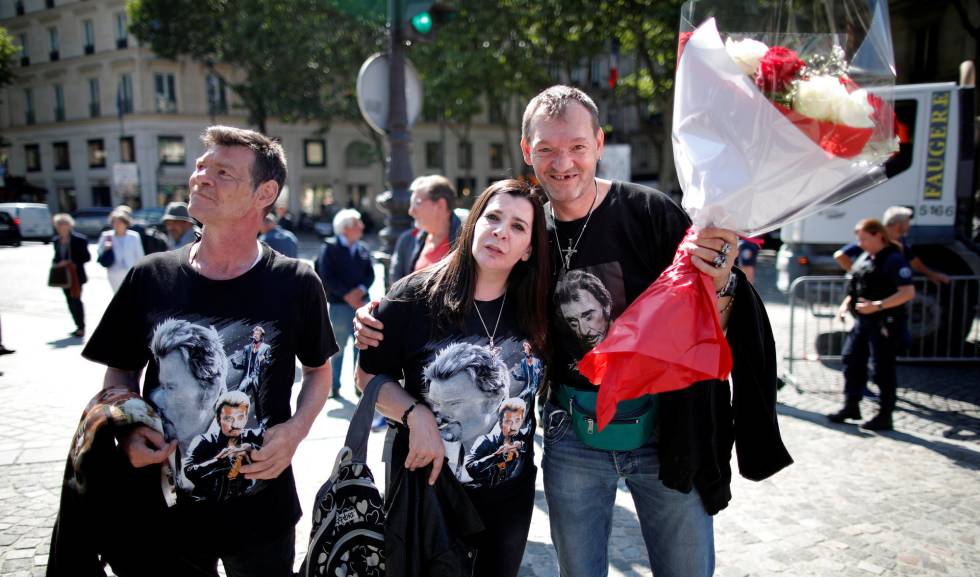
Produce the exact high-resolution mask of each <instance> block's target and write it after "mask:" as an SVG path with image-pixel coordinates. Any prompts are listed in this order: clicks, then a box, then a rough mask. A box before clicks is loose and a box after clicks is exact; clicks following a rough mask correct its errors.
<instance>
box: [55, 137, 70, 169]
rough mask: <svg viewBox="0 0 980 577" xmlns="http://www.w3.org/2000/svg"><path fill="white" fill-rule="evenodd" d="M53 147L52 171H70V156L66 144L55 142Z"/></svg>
mask: <svg viewBox="0 0 980 577" xmlns="http://www.w3.org/2000/svg"><path fill="white" fill-rule="evenodd" d="M53 147H54V169H55V170H71V156H70V155H69V154H68V143H67V142H55V143H54V145H53Z"/></svg>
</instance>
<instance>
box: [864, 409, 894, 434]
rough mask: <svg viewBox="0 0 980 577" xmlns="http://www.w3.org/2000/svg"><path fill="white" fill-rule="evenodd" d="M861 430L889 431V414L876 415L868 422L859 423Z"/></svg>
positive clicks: (890, 427) (890, 419) (890, 424)
mask: <svg viewBox="0 0 980 577" xmlns="http://www.w3.org/2000/svg"><path fill="white" fill-rule="evenodd" d="M861 428H862V429H864V430H865V431H891V430H892V416H891V415H890V414H885V413H878V414H877V415H875V417H874V418H873V419H871V420H870V421H867V422H864V423H861Z"/></svg>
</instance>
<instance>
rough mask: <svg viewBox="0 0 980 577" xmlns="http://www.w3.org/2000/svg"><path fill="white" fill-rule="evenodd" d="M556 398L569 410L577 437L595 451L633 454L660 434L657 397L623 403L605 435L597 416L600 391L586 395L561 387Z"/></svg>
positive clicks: (621, 402) (645, 397)
mask: <svg viewBox="0 0 980 577" xmlns="http://www.w3.org/2000/svg"><path fill="white" fill-rule="evenodd" d="M555 396H556V398H557V400H558V403H559V404H560V405H561V407H562V408H563V409H567V410H568V415H569V417H570V418H571V420H572V430H574V431H575V435H576V436H577V437H578V439H579V440H580V441H582V442H583V443H585V444H586V445H588V446H590V447H592V448H595V449H603V450H606V451H632V450H634V449H639V448H640V447H642V446H643V445H645V444H647V443H648V442H649V441H650V439H652V438H653V436H654V434H655V433H656V426H657V404H658V399H657V396H656V395H646V396H643V397H640V398H639V399H630V400H628V401H620V402H619V404H618V405H617V407H616V415H615V416H614V417H613V420H612V421H610V422H609V424H608V425H606V426H605V427H604V428H603V429H602V431H600V430H599V421H598V419H597V418H596V412H595V403H596V398H597V397H598V396H599V393H598V391H583V390H580V389H574V388H572V387H566V386H564V385H558V386H557V387H556V388H555Z"/></svg>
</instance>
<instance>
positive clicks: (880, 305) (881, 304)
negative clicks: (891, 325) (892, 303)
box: [871, 301, 885, 311]
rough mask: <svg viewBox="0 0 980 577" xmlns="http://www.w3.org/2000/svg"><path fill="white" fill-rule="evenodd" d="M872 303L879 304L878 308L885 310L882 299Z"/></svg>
mask: <svg viewBox="0 0 980 577" xmlns="http://www.w3.org/2000/svg"><path fill="white" fill-rule="evenodd" d="M871 304H873V305H877V306H878V310H879V311H883V310H885V303H883V302H881V301H875V302H873V303H871Z"/></svg>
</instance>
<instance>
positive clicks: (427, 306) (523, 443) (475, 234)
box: [358, 180, 549, 577]
mask: <svg viewBox="0 0 980 577" xmlns="http://www.w3.org/2000/svg"><path fill="white" fill-rule="evenodd" d="M548 282H549V277H548V240H547V228H546V225H545V219H544V210H543V208H542V203H541V199H540V197H539V196H538V195H537V193H536V192H535V191H534V189H533V188H532V187H531V186H530V185H528V184H527V183H526V182H523V181H518V180H504V181H499V182H496V183H494V184H492V185H491V186H490V187H489V188H487V189H486V190H485V191H484V192H483V193H482V194H481V195H480V197H479V198H477V200H476V202H475V203H474V205H473V209H472V210H471V211H470V215H469V218H468V219H467V220H466V223H465V224H464V225H463V227H462V229H461V231H460V235H459V240H458V244H457V245H456V246H455V247H454V250H453V251H452V252H451V253H450V254H449V255H448V256H447V257H446V259H445V260H443V261H442V262H440V263H438V264H436V265H434V266H432V267H430V268H428V269H424V270H421V271H418V272H416V273H413V274H412V275H410V276H408V277H406V278H405V279H402V280H401V281H399V282H398V283H396V284H395V285H394V286H393V287H392V288H391V291H390V292H389V293H388V295H387V296H386V297H385V298H384V299H383V300H382V301H381V305H380V306H379V308H378V310H377V318H378V319H379V320H380V321H381V322H383V323H384V324H385V339H384V340H383V341H381V344H380V346H378V347H377V348H372V349H369V350H365V351H363V352H362V353H361V355H360V360H359V364H360V367H359V369H358V385H359V386H361V387H363V386H364V385H365V384H366V383H367V382H368V381H369V380H370V379H371V377H373V376H374V375H375V374H386V375H390V376H392V377H394V378H397V379H402V380H403V382H404V386H400V385H399V384H398V383H396V382H389V383H386V384H385V385H384V386H383V387H382V389H381V391H380V395H379V397H378V403H377V406H378V409H379V410H380V411H381V412H382V413H383V414H384V415H385V416H386V417H388V418H389V419H390V420H392V421H394V422H396V423H398V431H397V435H396V440H395V450H394V456H393V457H392V463H391V466H392V468H393V470H394V469H398V468H401V467H404V468H406V469H408V470H411V471H415V470H417V469H423V468H425V467H428V466H429V465H432V467H431V472H430V473H429V474H428V475H427V477H428V481H429V483H433V484H434V483H435V480H436V478H437V477H438V476H439V472H440V470H441V468H442V467H443V466H446V467H449V469H450V471H452V473H453V474H454V476H455V477H456V479H457V480H459V481H460V482H461V483H462V484H463V485H464V487H465V488H466V491H467V494H468V495H469V496H470V499H471V501H472V502H473V504H474V506H475V507H476V509H477V511H478V512H479V513H480V516H481V520H482V521H483V525H484V528H485V529H484V531H483V532H482V533H480V534H478V535H476V536H475V538H467V539H466V540H467V541H468V542H469V543H470V544H471V545H472V546H475V547H476V548H477V549H478V554H477V559H476V571H475V575H493V576H494V577H506V576H508V575H517V572H518V569H519V568H520V563H521V557H522V556H523V553H524V546H525V545H526V543H527V535H528V530H529V528H530V522H531V511H532V509H533V504H534V478H535V472H536V469H535V467H534V461H533V448H534V444H533V435H534V399H535V395H536V393H537V389H538V385H539V383H540V382H542V381H543V377H542V374H541V372H542V371H541V367H542V361H541V359H540V357H541V353H542V351H544V350H545V337H546V334H547V316H546V310H547V295H548ZM399 447H401V449H399ZM399 453H401V454H399Z"/></svg>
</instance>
